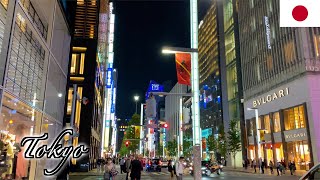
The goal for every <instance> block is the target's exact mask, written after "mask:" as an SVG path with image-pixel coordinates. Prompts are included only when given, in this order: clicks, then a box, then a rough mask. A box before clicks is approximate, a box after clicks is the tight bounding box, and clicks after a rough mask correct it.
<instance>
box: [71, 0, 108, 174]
mask: <svg viewBox="0 0 320 180" xmlns="http://www.w3.org/2000/svg"><path fill="white" fill-rule="evenodd" d="M108 7H109V6H108V1H106V0H101V1H97V0H87V1H84V0H77V1H76V11H75V18H74V36H73V39H72V42H71V46H72V52H71V59H70V66H69V68H70V69H69V77H70V79H69V81H68V92H69V93H68V99H67V103H66V114H65V120H66V123H67V126H69V125H70V124H73V128H74V129H76V130H78V132H79V136H78V137H74V138H73V144H74V145H77V144H79V143H82V144H86V145H87V146H88V147H89V148H90V150H89V154H88V155H86V156H84V157H82V158H81V159H80V160H76V159H73V160H72V170H73V171H89V170H91V169H93V168H95V167H96V160H97V159H98V158H99V157H100V156H101V135H102V123H103V122H102V119H103V105H104V98H103V97H104V84H105V83H104V81H105V77H104V74H105V69H106V68H105V67H106V60H105V57H106V56H104V54H101V53H100V51H101V49H100V48H101V47H104V48H106V44H107V40H106V39H102V40H101V39H98V36H99V38H100V37H106V34H103V33H102V32H100V29H98V27H99V24H100V25H101V26H102V27H103V28H105V27H107V26H108V24H107V23H105V22H104V21H106V20H105V19H99V15H101V14H107V13H106V12H108ZM107 15H108V14H107ZM101 17H103V16H101ZM101 21H103V22H101ZM101 34H102V35H101ZM105 50H106V49H105ZM74 88H76V89H74ZM73 94H77V96H78V97H77V99H76V100H75V101H74V102H75V103H74V104H75V107H74V108H73V107H72V104H73V100H74V99H73V97H74V96H73ZM73 109H74V111H73ZM73 113H74V114H73ZM72 114H73V115H74V116H73V117H74V119H73V123H70V122H71V117H72Z"/></svg>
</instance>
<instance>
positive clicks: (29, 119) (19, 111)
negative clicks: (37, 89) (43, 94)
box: [0, 93, 41, 179]
mask: <svg viewBox="0 0 320 180" xmlns="http://www.w3.org/2000/svg"><path fill="white" fill-rule="evenodd" d="M2 102H3V104H2V107H1V116H0V132H1V140H0V152H1V163H2V164H4V165H3V166H2V167H1V177H2V178H13V179H22V178H28V177H29V174H30V172H29V169H30V166H31V162H30V161H29V160H27V159H24V157H23V153H24V147H21V146H20V142H21V140H22V138H23V137H25V136H29V135H33V134H36V133H37V132H39V130H40V124H41V113H39V112H38V111H36V110H35V109H32V108H31V107H30V106H28V105H27V104H25V103H23V102H21V101H19V100H18V99H16V98H14V97H13V96H11V95H9V94H6V93H5V94H4V96H3V100H2Z"/></svg>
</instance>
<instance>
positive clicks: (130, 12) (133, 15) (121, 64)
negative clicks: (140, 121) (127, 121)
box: [114, 0, 210, 118]
mask: <svg viewBox="0 0 320 180" xmlns="http://www.w3.org/2000/svg"><path fill="white" fill-rule="evenodd" d="M205 1H207V2H208V1H209V2H210V0H205ZM207 2H206V3H205V5H203V3H202V6H205V7H207V6H208V5H207V4H208V3H207ZM114 3H115V4H114V6H115V10H114V13H115V17H116V19H115V42H114V53H115V56H114V62H115V68H117V70H118V88H117V102H116V103H117V107H116V108H117V110H116V111H117V113H116V115H117V117H118V118H130V117H131V116H132V114H133V113H134V112H135V102H134V100H133V96H134V95H139V96H140V102H139V104H140V103H141V102H145V99H144V94H145V92H146V90H147V88H148V85H149V82H150V80H155V81H156V82H158V83H162V82H164V81H166V80H172V81H173V83H175V82H176V81H177V77H176V70H175V61H174V55H163V54H161V48H162V47H163V46H175V47H190V37H189V36H190V26H189V24H190V22H189V21H190V18H189V1H188V0H179V1H174V0H172V1H130V2H129V1H115V2H114ZM200 7H201V5H200ZM202 9H203V8H202ZM200 13H201V12H200ZM202 14H203V12H202ZM201 16H202V15H200V16H199V17H200V18H201ZM139 107H140V106H138V113H140V111H139V109H140V108H139Z"/></svg>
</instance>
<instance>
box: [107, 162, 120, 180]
mask: <svg viewBox="0 0 320 180" xmlns="http://www.w3.org/2000/svg"><path fill="white" fill-rule="evenodd" d="M117 174H118V172H117V170H116V166H115V164H114V163H113V162H112V159H111V158H108V159H107V164H106V165H105V171H104V180H110V179H112V180H114V179H115V177H116V175H117Z"/></svg>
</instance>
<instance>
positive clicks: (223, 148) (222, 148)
mask: <svg viewBox="0 0 320 180" xmlns="http://www.w3.org/2000/svg"><path fill="white" fill-rule="evenodd" d="M218 134H219V135H218V141H217V144H218V145H217V150H218V152H219V153H220V154H221V156H222V157H224V159H227V157H226V156H227V143H226V136H225V132H224V127H223V125H220V126H219V128H218Z"/></svg>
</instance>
